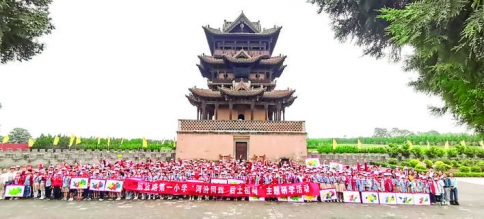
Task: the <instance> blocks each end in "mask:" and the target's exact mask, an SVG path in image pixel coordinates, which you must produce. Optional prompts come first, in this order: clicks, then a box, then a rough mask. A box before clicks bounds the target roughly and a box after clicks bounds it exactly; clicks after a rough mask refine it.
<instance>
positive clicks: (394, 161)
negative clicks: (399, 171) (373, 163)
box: [388, 158, 398, 165]
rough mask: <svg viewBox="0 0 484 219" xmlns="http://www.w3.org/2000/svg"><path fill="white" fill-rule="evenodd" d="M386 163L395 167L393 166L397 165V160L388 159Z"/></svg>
mask: <svg viewBox="0 0 484 219" xmlns="http://www.w3.org/2000/svg"><path fill="white" fill-rule="evenodd" d="M388 163H389V164H394V165H395V164H397V163H398V160H397V159H396V158H389V159H388Z"/></svg>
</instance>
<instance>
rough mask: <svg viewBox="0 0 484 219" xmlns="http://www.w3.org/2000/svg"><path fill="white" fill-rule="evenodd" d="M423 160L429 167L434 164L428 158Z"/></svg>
mask: <svg viewBox="0 0 484 219" xmlns="http://www.w3.org/2000/svg"><path fill="white" fill-rule="evenodd" d="M423 162H424V163H425V165H427V168H431V167H432V166H433V165H434V163H433V162H432V161H431V160H428V159H427V160H424V161H423Z"/></svg>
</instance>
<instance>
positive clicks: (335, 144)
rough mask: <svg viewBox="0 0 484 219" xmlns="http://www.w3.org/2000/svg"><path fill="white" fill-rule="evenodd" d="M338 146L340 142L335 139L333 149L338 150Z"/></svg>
mask: <svg viewBox="0 0 484 219" xmlns="http://www.w3.org/2000/svg"><path fill="white" fill-rule="evenodd" d="M336 147H338V142H336V140H335V139H333V150H336Z"/></svg>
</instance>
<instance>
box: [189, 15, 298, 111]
mask: <svg viewBox="0 0 484 219" xmlns="http://www.w3.org/2000/svg"><path fill="white" fill-rule="evenodd" d="M281 28H282V27H277V26H274V28H270V29H263V28H261V25H260V22H259V21H258V22H252V21H250V20H249V19H248V18H247V17H246V16H245V14H244V13H243V12H242V13H241V14H240V16H239V17H237V19H235V21H225V22H224V24H223V27H222V28H221V29H220V28H219V29H214V28H211V27H210V26H205V27H203V29H204V30H205V34H206V37H207V41H208V44H209V47H210V50H211V55H205V54H203V55H200V56H198V58H199V60H200V64H197V67H198V68H199V70H200V73H201V74H202V76H203V77H204V78H207V79H208V82H209V87H210V89H201V88H190V89H189V91H190V94H189V95H186V97H187V98H188V100H189V101H190V103H192V104H193V105H196V106H200V104H201V102H202V101H227V100H251V101H254V100H255V101H262V102H264V101H266V102H278V103H282V105H283V106H290V105H291V104H292V103H293V102H294V100H295V99H296V98H297V97H295V96H292V95H293V94H294V92H295V90H290V89H287V90H274V88H275V81H274V79H275V78H278V77H280V76H281V74H282V72H283V71H284V69H285V67H286V65H284V61H285V59H286V56H283V55H278V56H271V54H272V51H273V49H274V47H275V45H276V42H277V38H278V36H279V33H280V30H281ZM234 39H238V40H241V41H246V42H249V41H252V42H253V41H255V42H259V43H257V44H256V47H257V45H258V44H262V43H261V41H264V40H265V41H264V43H267V45H266V47H264V48H265V50H262V49H260V48H259V50H251V48H242V49H240V48H238V49H235V50H234V49H233V48H232V49H220V48H225V47H223V46H222V47H216V46H215V45H216V43H215V42H218V44H217V45H219V46H220V43H221V41H222V42H224V43H226V42H230V41H233V40H234ZM214 40H215V41H214ZM217 40H218V41H217ZM247 44H248V43H247ZM264 45H265V44H264ZM240 68H243V69H246V72H252V70H253V69H255V70H254V71H263V72H264V71H265V72H270V74H266V75H265V76H267V75H270V77H264V78H261V79H254V78H248V77H245V78H224V77H225V76H224V77H222V78H220V77H219V74H220V71H223V72H225V73H227V72H229V73H231V74H232V71H235V69H240ZM251 69H252V70H251ZM234 74H235V73H234ZM244 74H247V73H244ZM251 74H253V72H252V73H251ZM239 77H240V76H239Z"/></svg>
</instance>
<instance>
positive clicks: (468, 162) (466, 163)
mask: <svg viewBox="0 0 484 219" xmlns="http://www.w3.org/2000/svg"><path fill="white" fill-rule="evenodd" d="M460 163H461V164H462V165H464V166H474V164H475V163H476V162H475V161H474V160H473V159H463V160H460Z"/></svg>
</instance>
